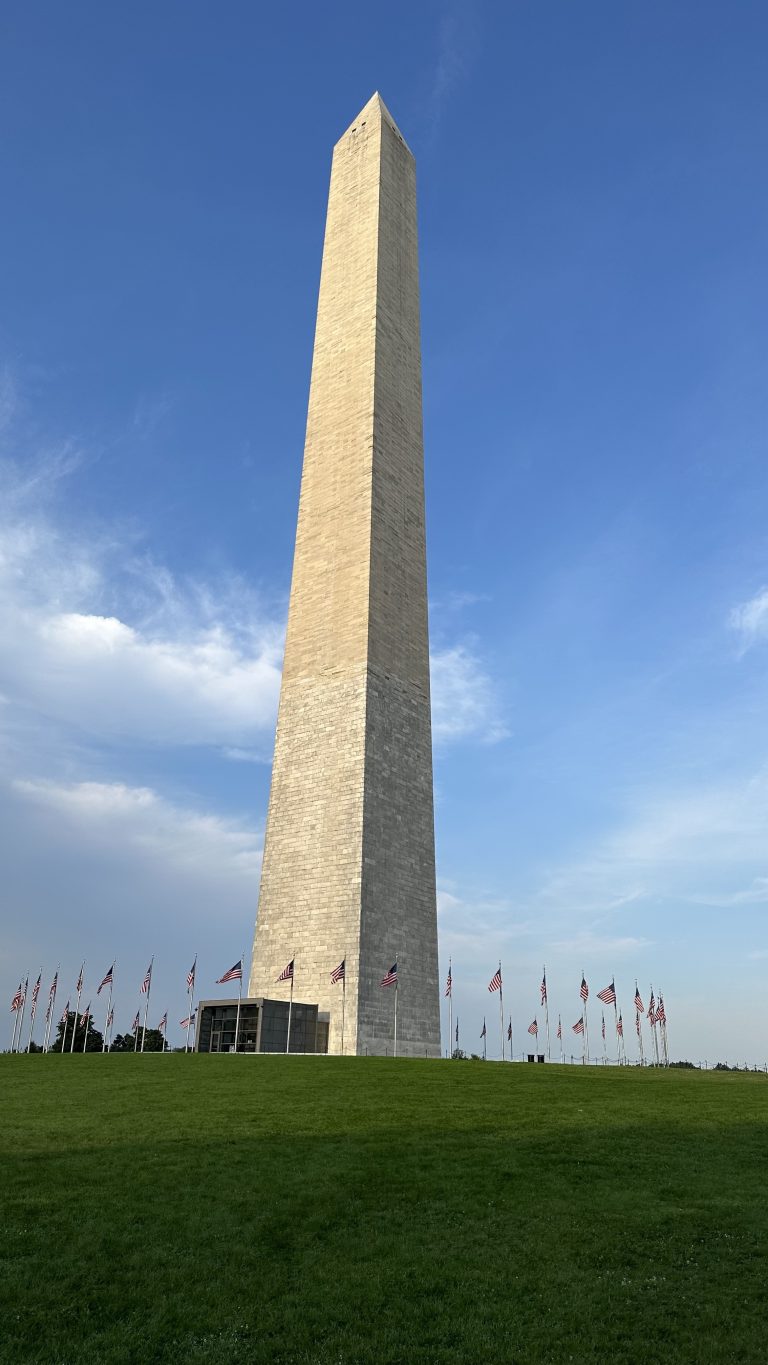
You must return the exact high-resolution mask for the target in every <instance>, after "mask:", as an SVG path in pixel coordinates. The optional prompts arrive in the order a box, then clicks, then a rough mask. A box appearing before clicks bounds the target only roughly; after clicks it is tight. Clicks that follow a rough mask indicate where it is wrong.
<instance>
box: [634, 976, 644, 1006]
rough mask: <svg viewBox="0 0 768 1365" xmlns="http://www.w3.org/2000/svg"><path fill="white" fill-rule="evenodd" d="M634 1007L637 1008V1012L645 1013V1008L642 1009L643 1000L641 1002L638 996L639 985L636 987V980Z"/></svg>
mask: <svg viewBox="0 0 768 1365" xmlns="http://www.w3.org/2000/svg"><path fill="white" fill-rule="evenodd" d="M635 1009H636V1010H637V1012H638V1014H645V1010H644V1009H643V1002H642V1000H641V998H640V990H639V987H638V984H637V982H635Z"/></svg>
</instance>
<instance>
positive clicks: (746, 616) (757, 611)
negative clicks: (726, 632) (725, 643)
mask: <svg viewBox="0 0 768 1365" xmlns="http://www.w3.org/2000/svg"><path fill="white" fill-rule="evenodd" d="M729 622H730V625H731V628H732V629H733V630H735V631H736V632H737V633H738V635H739V636H740V637H741V642H742V646H743V648H744V649H748V648H749V646H750V645H754V644H756V643H757V642H758V641H759V640H768V587H765V588H760V590H759V591H758V592H756V593H755V594H754V596H753V597H750V598H748V600H747V601H746V602H741V603H739V605H738V606H735V607H733V608H732V609H731V613H730V617H729Z"/></svg>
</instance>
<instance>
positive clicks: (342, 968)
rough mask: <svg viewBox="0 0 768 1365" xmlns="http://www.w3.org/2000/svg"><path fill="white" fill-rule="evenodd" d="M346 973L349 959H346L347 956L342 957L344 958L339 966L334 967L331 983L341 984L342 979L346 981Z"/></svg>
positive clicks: (334, 984) (333, 984)
mask: <svg viewBox="0 0 768 1365" xmlns="http://www.w3.org/2000/svg"><path fill="white" fill-rule="evenodd" d="M346 974H347V959H346V958H342V960H341V962H340V963H339V965H338V967H334V969H333V971H332V972H331V985H332V986H338V984H339V982H340V981H346Z"/></svg>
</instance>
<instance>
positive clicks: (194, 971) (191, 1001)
mask: <svg viewBox="0 0 768 1365" xmlns="http://www.w3.org/2000/svg"><path fill="white" fill-rule="evenodd" d="M196 979H197V953H195V963H194V966H193V968H192V985H191V986H190V987H188V988H187V995H188V996H189V1010H188V1018H187V1041H186V1043H185V1044H184V1051H185V1052H189V1030H190V1029H191V1027H192V1015H193V1013H194V1003H195V983H196Z"/></svg>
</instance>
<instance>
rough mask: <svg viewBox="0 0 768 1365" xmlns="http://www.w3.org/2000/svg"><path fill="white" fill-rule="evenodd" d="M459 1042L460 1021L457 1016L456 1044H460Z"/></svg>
mask: <svg viewBox="0 0 768 1365" xmlns="http://www.w3.org/2000/svg"><path fill="white" fill-rule="evenodd" d="M458 1041H459V1019H458V1015H457V1016H456V1042H457V1043H458Z"/></svg>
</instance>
